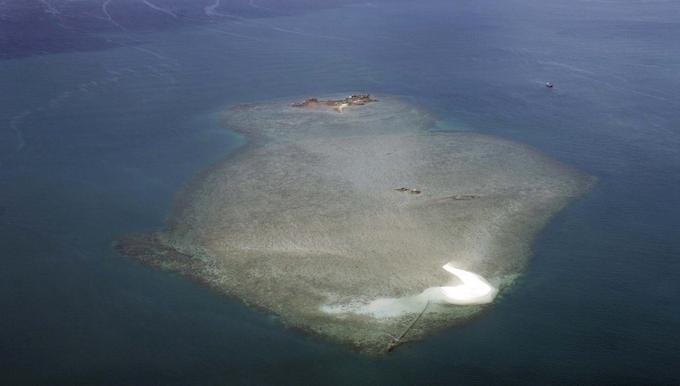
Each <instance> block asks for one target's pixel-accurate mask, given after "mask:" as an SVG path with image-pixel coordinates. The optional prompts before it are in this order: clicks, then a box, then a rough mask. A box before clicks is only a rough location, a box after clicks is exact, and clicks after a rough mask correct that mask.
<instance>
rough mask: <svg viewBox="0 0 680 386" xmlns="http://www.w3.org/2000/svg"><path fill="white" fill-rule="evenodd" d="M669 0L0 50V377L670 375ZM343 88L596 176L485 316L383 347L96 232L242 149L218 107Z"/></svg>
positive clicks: (601, 380) (360, 17)
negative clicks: (81, 48) (162, 265)
mask: <svg viewBox="0 0 680 386" xmlns="http://www.w3.org/2000/svg"><path fill="white" fill-rule="evenodd" d="M678 13H680V9H679V7H678V6H677V5H676V4H674V3H672V2H663V1H659V2H648V3H643V2H626V3H616V4H614V3H612V2H603V1H594V2H587V3H585V2H584V3H579V4H578V5H573V4H572V3H562V2H557V1H548V2H541V3H534V2H526V1H520V0H516V1H511V2H497V1H475V2H472V1H470V2H467V1H463V2H456V3H454V4H451V3H450V2H443V1H427V2H424V3H419V4H417V5H416V4H410V3H404V2H389V3H383V2H376V3H371V4H361V5H353V6H348V7H341V8H333V9H329V10H324V11H314V12H309V13H304V14H298V15H296V16H286V17H268V18H266V19H257V23H255V24H253V23H233V22H225V21H220V22H213V23H209V24H197V25H194V26H190V27H186V28H181V29H169V30H165V31H163V32H149V33H143V34H142V33H135V34H134V38H135V40H137V41H142V42H143V43H142V44H139V45H134V46H129V47H122V48H117V49H108V50H99V51H90V52H71V53H61V54H51V55H43V56H32V57H25V58H22V59H12V60H4V61H1V62H0V79H1V81H0V83H1V84H2V85H3V89H4V90H5V91H6V92H4V93H2V96H0V101H1V103H0V120H1V121H2V122H3V125H4V127H5V128H6V129H5V130H3V131H2V133H1V134H0V147H1V151H2V152H1V154H0V162H1V163H0V186H1V187H2V188H1V189H0V251H2V253H1V254H0V256H1V257H2V260H3V269H2V270H0V307H2V310H3V315H4V316H3V318H0V357H1V358H2V360H1V361H0V363H1V365H0V366H2V374H3V375H2V377H3V378H4V381H5V382H3V383H8V384H20V383H26V384H29V383H30V384H79V383H80V384H172V383H176V384H320V383H330V384H430V385H431V384H451V383H453V382H457V383H460V384H482V385H489V384H504V385H507V384H525V385H526V384H537V385H545V384H565V385H567V384H612V385H621V384H630V385H634V384H640V385H650V384H675V383H680V373H679V372H678V370H677V368H676V366H675V364H676V363H679V362H680V349H679V348H678V344H677V342H676V341H675V340H676V339H675V338H676V337H677V336H678V335H679V334H680V317H679V315H680V307H679V306H678V302H677V295H678V294H679V293H680V285H679V284H678V283H679V280H678V279H679V278H680V260H679V259H678V255H679V254H680V241H679V240H680V237H678V236H680V234H679V232H678V227H677V224H678V219H679V218H680V191H679V190H680V189H679V186H680V152H679V151H678V150H677V149H678V145H680V129H679V127H680V126H679V124H680V106H679V105H678V104H679V102H678V100H680V99H679V98H678V96H679V95H678V91H677V90H678V86H679V83H680V76H678V75H677V73H676V72H675V71H674V69H675V68H677V66H678V64H680V47H678V40H677V36H679V35H680V26H679V25H678V24H677V22H676V20H677V17H676V16H677V15H678ZM291 31H292V32H291ZM128 34H130V33H128ZM127 37H129V36H127ZM109 38H110V39H113V40H116V39H118V40H120V41H129V40H125V39H124V38H126V35H125V33H116V34H111V35H109ZM548 80H549V81H551V82H553V83H555V85H556V86H555V88H554V89H552V90H548V89H546V88H545V87H543V83H544V82H545V81H548ZM7 90H9V91H8V92H7ZM355 90H359V91H361V90H367V91H374V92H377V93H379V92H383V93H391V94H400V95H405V96H408V97H409V98H412V99H413V100H414V101H415V102H417V103H420V104H421V105H424V106H426V107H428V108H430V109H431V110H433V111H434V112H436V113H437V114H439V116H440V117H442V119H443V120H444V121H445V122H444V123H443V125H442V127H448V128H450V129H464V130H474V131H479V132H483V133H489V134H495V135H499V136H502V137H505V138H509V139H513V140H517V141H519V142H524V143H528V144H530V145H533V146H535V147H537V148H538V149H540V150H542V151H543V152H545V153H547V154H549V155H551V156H552V157H554V158H557V159H559V160H561V161H563V162H565V163H568V164H570V165H572V166H575V167H578V168H580V169H581V170H584V171H586V172H588V173H590V174H592V175H595V176H597V177H598V178H599V182H598V185H597V186H596V187H595V189H594V190H593V191H592V192H591V193H590V194H589V195H587V196H586V197H584V198H582V199H580V200H579V201H578V202H576V203H575V204H574V205H572V206H571V207H569V208H568V209H567V210H565V211H564V212H562V213H561V214H560V215H559V216H558V217H557V218H556V219H555V220H554V221H553V223H551V224H550V225H549V226H548V227H547V228H546V230H545V231H544V232H543V233H542V235H541V236H540V238H539V239H538V240H537V242H536V244H535V249H534V250H535V256H534V258H533V260H532V263H531V264H530V266H529V269H528V271H527V272H526V275H525V276H524V277H523V278H522V279H521V281H520V283H519V284H518V285H517V287H516V288H515V289H514V290H513V291H512V292H511V293H510V294H508V295H507V296H506V297H504V298H503V299H502V300H501V301H499V302H498V303H497V305H496V306H495V307H494V309H493V310H491V311H490V312H489V313H488V314H486V315H484V316H483V317H482V318H480V319H479V320H476V321H475V322H473V323H470V324H469V325H466V326H464V327H462V328H458V329H453V330H450V331H446V332H443V333H441V334H438V335H436V336H432V337H430V338H429V339H427V340H425V341H424V342H420V343H418V344H413V345H409V346H406V347H403V348H402V349H400V350H398V351H396V352H395V353H394V354H393V355H390V356H388V357H386V358H384V359H379V360H375V359H368V358H364V357H361V356H359V355H356V354H354V353H352V352H349V351H347V350H345V349H344V348H341V347H337V346H334V345H331V344H328V343H326V342H323V341H318V340H315V339H312V338H309V337H307V336H305V335H303V334H301V333H298V332H296V331H290V330H287V329H285V328H284V327H282V325H281V324H280V323H279V322H278V321H277V320H276V318H274V317H271V316H267V315H263V314H261V313H258V312H254V311H251V310H248V309H247V308H246V307H245V306H243V305H241V304H239V303H238V302H235V301H232V300H229V299H225V298H223V297H221V296H218V295H217V294H215V293H213V292H211V291H210V290H208V289H205V288H203V287H201V286H199V285H196V284H194V283H192V282H190V281H188V280H187V279H185V278H182V277H180V276H175V275H171V274H168V273H164V272H158V271H154V270H152V269H149V268H146V267H142V266H139V265H137V264H135V263H133V262H131V261H129V260H128V259H125V258H122V257H120V256H118V255H116V254H115V252H113V250H112V249H111V246H110V244H111V242H112V240H114V239H116V238H117V237H118V236H119V235H121V234H125V233H128V232H132V231H139V230H149V229H154V228H157V227H159V226H160V225H161V224H162V222H163V219H164V216H165V215H166V214H167V212H168V210H169V209H170V207H171V203H172V199H173V195H174V194H175V192H176V191H177V190H178V189H179V188H180V187H181V186H182V184H183V183H185V182H186V181H188V180H189V179H190V178H191V176H192V175H193V174H195V173H197V172H199V171H200V170H201V169H203V168H205V167H207V166H209V165H210V164H212V163H213V162H216V161H217V160H219V159H221V158H222V157H223V156H225V155H226V154H228V152H229V151H231V150H233V149H234V148H236V147H237V146H239V145H240V144H242V143H243V139H242V138H240V137H239V136H236V135H234V134H230V133H229V132H228V131H226V130H223V129H222V128H220V127H219V125H218V121H217V113H218V112H219V111H220V109H222V108H223V107H224V106H228V105H231V104H234V103H240V102H248V101H258V100H263V99H272V98H282V97H293V98H298V97H301V96H308V95H313V94H328V93H334V92H343V91H355Z"/></svg>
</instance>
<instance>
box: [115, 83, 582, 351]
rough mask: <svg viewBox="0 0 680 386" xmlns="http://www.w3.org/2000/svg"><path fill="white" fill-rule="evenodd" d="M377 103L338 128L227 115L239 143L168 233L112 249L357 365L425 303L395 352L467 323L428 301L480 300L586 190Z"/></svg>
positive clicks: (476, 138)
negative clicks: (192, 281)
mask: <svg viewBox="0 0 680 386" xmlns="http://www.w3.org/2000/svg"><path fill="white" fill-rule="evenodd" d="M378 99H379V102H375V103H371V104H368V105H365V106H353V107H352V108H351V109H346V110H344V111H343V112H342V113H340V114H338V113H337V112H335V111H328V110H319V109H300V108H295V107H292V106H290V101H281V102H271V103H262V104H251V105H240V106H236V107H233V108H231V109H229V110H228V111H227V112H226V113H225V115H224V121H225V125H226V127H228V128H229V129H233V130H236V131H239V132H242V133H244V134H246V135H247V136H249V138H250V139H251V142H250V144H249V145H248V146H247V147H246V148H245V149H242V150H241V151H239V152H238V153H237V154H235V155H233V156H231V157H228V158H227V159H225V160H224V161H222V162H221V163H219V164H217V165H215V166H214V167H213V168H211V169H210V170H208V171H206V172H204V173H202V174H201V175H199V176H198V177H196V178H195V179H194V180H193V181H192V182H191V183H190V184H189V185H188V186H187V188H186V189H185V190H184V191H183V192H182V193H181V194H180V196H179V197H178V200H177V204H176V206H175V209H174V210H173V212H172V214H171V215H170V217H169V219H168V222H167V227H166V229H164V230H162V231H159V232H156V233H153V234H147V235H133V236H130V237H128V238H126V239H124V240H122V241H121V242H120V243H119V248H120V250H121V251H123V253H125V254H127V255H130V256H132V257H136V258H138V259H140V260H142V261H144V262H146V263H149V264H152V265H155V266H159V267H162V268H164V269H169V270H176V271H179V272H182V273H185V274H188V275H190V276H192V277H194V278H197V279H199V280H201V281H202V282H205V283H207V284H209V285H211V286H213V287H215V288H217V289H219V290H220V291H223V292H225V293H227V294H230V295H233V296H235V297H238V298H239V299H242V300H243V301H244V302H246V303H248V304H252V305H254V306H257V307H259V308H262V309H265V310H267V311H270V312H273V313H275V314H277V315H279V316H280V317H281V318H282V320H283V321H284V322H285V323H287V324H288V325H290V326H294V327H299V328H302V329H305V330H307V331H311V332H314V333H316V334H318V335H321V336H324V337H328V338H331V339H333V340H336V341H339V342H343V343H349V344H351V345H353V346H355V347H356V348H358V349H359V350H362V351H366V352H381V351H384V349H385V348H386V347H388V346H389V345H390V343H391V340H392V338H391V337H390V335H391V336H399V335H401V334H402V332H403V331H404V330H405V329H406V328H407V327H409V326H410V325H411V324H412V322H413V320H414V318H415V317H418V316H419V315H420V313H421V311H422V310H423V309H424V308H425V306H426V305H427V304H428V303H430V305H429V306H428V307H427V309H426V312H424V313H423V315H422V316H421V317H420V318H419V319H418V323H417V324H416V325H415V326H413V328H412V329H410V330H409V332H408V335H407V336H405V337H403V339H402V341H406V340H410V339H416V338H418V337H420V336H422V335H423V334H425V333H427V332H428V331H431V330H434V329H437V328H441V327H445V326H450V325H453V324H455V323H459V322H461V321H463V320H465V319H466V318H469V317H470V316H472V315H474V314H475V313H478V312H479V311H481V310H482V309H483V308H484V306H483V305H480V304H474V303H475V302H472V303H473V304H471V305H463V303H460V304H458V305H456V304H449V303H450V302H445V301H438V300H437V297H438V296H440V295H441V294H440V292H437V291H441V290H437V289H436V288H439V287H442V286H445V287H446V288H458V289H457V290H450V291H454V292H455V293H458V294H459V295H460V294H463V293H465V292H464V291H472V290H475V291H480V287H479V286H480V285H483V283H484V282H486V283H488V284H489V288H493V291H494V292H493V293H489V294H486V295H484V294H482V295H483V296H487V295H488V296H487V299H488V300H489V301H490V300H492V299H493V295H495V290H496V289H498V290H500V291H501V293H502V291H503V290H504V289H505V288H507V287H508V286H509V284H510V283H512V281H513V279H514V278H515V277H516V276H517V275H518V274H520V273H521V271H522V269H523V267H524V266H525V264H526V261H527V258H528V256H529V254H530V253H529V252H530V251H529V250H530V243H531V240H532V238H533V237H534V235H535V234H536V233H537V232H538V231H539V230H540V229H541V227H542V226H543V225H544V224H545V222H546V221H547V220H548V219H549V218H550V216H552V215H553V214H554V213H556V212H557V211H559V210H560V209H561V208H563V207H564V206H565V205H566V204H567V203H568V201H569V200H571V199H573V198H574V197H576V196H578V195H580V194H581V193H583V192H584V191H585V190H586V189H587V187H588V186H589V185H590V184H591V182H592V179H591V178H589V177H588V176H585V175H583V174H581V173H579V172H577V171H575V170H573V169H571V168H569V167H566V166H565V165H562V164H560V163H558V162H556V161H554V160H552V159H550V158H548V157H546V156H544V155H542V154H540V153H538V152H536V151H535V150H533V149H531V148H529V147H527V146H524V145H521V144H517V143H514V142H510V141H507V140H503V139H500V138H495V137H491V136H487V135H480V134H475V133H470V132H435V131H431V130H430V129H431V128H432V127H433V126H434V124H435V119H434V117H432V116H431V114H430V113H428V112H427V111H425V110H423V109H420V108H418V107H417V106H414V105H412V104H410V103H408V102H405V101H403V100H400V99H399V98H395V97H391V96H382V95H381V96H379V98H378ZM403 187H408V189H407V190H403V189H400V188H403ZM412 190H417V192H418V193H417V194H412V193H410V192H411V191H412ZM445 265H448V266H449V267H452V268H453V269H460V270H464V271H470V272H472V273H473V274H474V275H481V277H480V279H481V280H477V281H475V280H476V279H475V278H474V277H472V276H470V277H468V278H469V281H468V282H467V283H468V284H469V285H473V286H477V288H476V289H475V288H463V287H461V285H463V284H466V283H465V280H462V282H461V281H460V280H458V281H456V279H455V278H453V277H452V275H451V273H453V271H451V270H449V272H447V271H446V270H444V269H442V267H443V266H445ZM461 278H462V277H461ZM480 283H481V284H480ZM431 288H435V289H434V290H430V289H431ZM481 290H484V288H482V289H481ZM428 291H429V292H428ZM456 291H457V292H456ZM454 292H451V294H454ZM461 296H463V295H461ZM483 296H482V297H483ZM489 296H490V297H489ZM482 297H480V298H479V299H482ZM440 300H441V299H440ZM476 303H484V302H482V301H479V302H476ZM373 311H375V312H373Z"/></svg>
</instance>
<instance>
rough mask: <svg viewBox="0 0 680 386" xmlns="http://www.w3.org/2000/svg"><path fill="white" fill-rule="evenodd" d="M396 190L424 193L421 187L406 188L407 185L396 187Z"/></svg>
mask: <svg viewBox="0 0 680 386" xmlns="http://www.w3.org/2000/svg"><path fill="white" fill-rule="evenodd" d="M394 190H396V191H397V192H409V193H411V194H420V193H422V190H420V189H413V188H406V187H403V186H402V187H401V188H396V189H394Z"/></svg>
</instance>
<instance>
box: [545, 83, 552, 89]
mask: <svg viewBox="0 0 680 386" xmlns="http://www.w3.org/2000/svg"><path fill="white" fill-rule="evenodd" d="M545 87H547V88H553V84H552V83H550V82H545Z"/></svg>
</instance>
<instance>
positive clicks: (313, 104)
mask: <svg viewBox="0 0 680 386" xmlns="http://www.w3.org/2000/svg"><path fill="white" fill-rule="evenodd" d="M377 101H378V100H377V99H373V98H371V94H355V95H350V96H348V97H346V98H344V99H330V100H319V99H318V98H309V99H305V100H304V101H302V102H296V103H293V104H292V105H291V106H293V107H304V108H318V107H331V108H333V109H334V110H335V111H337V112H339V113H341V112H342V110H343V109H344V108H345V107H349V106H363V105H365V104H367V103H370V102H377Z"/></svg>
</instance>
